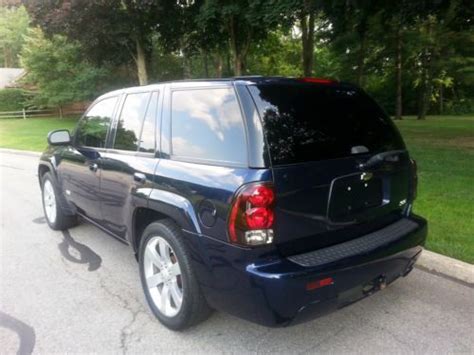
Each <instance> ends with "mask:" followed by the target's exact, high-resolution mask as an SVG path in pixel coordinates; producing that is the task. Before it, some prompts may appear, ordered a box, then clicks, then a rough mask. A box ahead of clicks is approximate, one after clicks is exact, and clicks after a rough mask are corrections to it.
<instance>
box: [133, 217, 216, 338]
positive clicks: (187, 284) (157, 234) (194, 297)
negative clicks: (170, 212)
mask: <svg viewBox="0 0 474 355" xmlns="http://www.w3.org/2000/svg"><path fill="white" fill-rule="evenodd" d="M138 260H139V266H140V279H141V282H142V286H143V292H144V293H145V297H146V300H147V302H148V305H149V307H150V308H151V310H152V312H153V314H154V315H155V316H156V318H157V319H158V320H159V321H160V322H161V323H162V324H163V325H164V326H166V327H167V328H170V329H172V330H183V329H186V328H189V327H191V326H193V325H196V324H198V323H200V322H202V321H203V320H205V319H206V318H207V317H208V316H209V315H210V313H211V309H210V308H209V306H208V305H207V302H206V300H205V298H204V296H203V294H202V292H201V289H200V287H199V284H198V282H197V279H196V276H195V275H194V272H193V270H192V268H191V261H190V260H191V259H190V256H189V251H188V248H187V246H186V245H185V243H184V242H183V239H182V236H181V230H180V229H179V228H178V226H177V225H176V224H175V223H174V222H173V221H171V220H162V221H159V222H153V223H151V224H150V225H149V226H148V227H147V228H146V229H145V231H144V232H143V235H142V238H141V241H140V247H139V253H138Z"/></svg>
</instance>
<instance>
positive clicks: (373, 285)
mask: <svg viewBox="0 0 474 355" xmlns="http://www.w3.org/2000/svg"><path fill="white" fill-rule="evenodd" d="M385 287H387V279H386V277H385V275H380V276H378V277H376V278H375V279H373V280H372V281H370V282H369V283H367V284H366V285H364V287H363V288H362V292H363V293H364V295H366V296H369V295H371V294H373V293H375V292H377V291H379V290H383V289H384V288H385Z"/></svg>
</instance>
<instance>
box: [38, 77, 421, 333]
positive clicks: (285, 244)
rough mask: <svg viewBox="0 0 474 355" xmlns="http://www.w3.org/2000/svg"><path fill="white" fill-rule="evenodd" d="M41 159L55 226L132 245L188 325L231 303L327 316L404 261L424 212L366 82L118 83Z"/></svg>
mask: <svg viewBox="0 0 474 355" xmlns="http://www.w3.org/2000/svg"><path fill="white" fill-rule="evenodd" d="M48 142H49V148H48V149H47V150H46V152H45V153H44V154H43V155H42V157H41V160H40V164H39V169H38V172H39V179H40V183H41V187H42V191H43V195H42V196H43V205H44V211H45V215H46V218H47V221H48V224H49V225H50V227H51V228H53V229H65V228H69V227H71V226H73V225H74V224H75V223H76V221H77V219H78V217H81V218H82V219H84V220H87V221H89V222H91V223H93V224H95V225H96V226H98V227H99V228H101V229H102V230H104V231H106V232H107V233H109V234H110V235H112V236H113V237H115V238H117V239H119V240H121V241H123V242H125V243H127V244H129V245H130V246H131V247H132V248H133V250H134V252H135V253H136V256H137V260H138V263H139V269H140V277H141V281H142V285H143V290H144V293H145V296H146V299H147V301H148V303H149V305H150V308H151V310H152V311H153V313H154V314H155V315H156V317H157V318H158V319H159V320H160V321H161V322H162V323H163V324H164V325H166V326H167V327H169V328H172V329H183V328H186V327H188V326H190V325H193V324H196V323H197V322H199V321H201V320H203V319H205V318H206V316H208V315H209V313H210V310H211V309H217V310H222V311H225V312H228V313H231V314H234V315H236V316H238V317H242V318H244V319H247V320H250V321H253V322H257V323H260V324H263V325H266V326H285V325H290V324H294V323H298V322H302V321H306V320H309V319H312V318H314V317H317V316H321V315H323V314H326V313H328V312H331V311H333V310H336V309H338V308H341V307H344V306H346V305H348V304H351V303H353V302H355V301H357V300H359V299H361V298H363V297H365V296H367V295H370V294H372V293H374V292H376V291H378V290H380V289H382V288H384V287H385V286H386V285H388V284H389V283H391V282H392V281H394V280H396V279H397V278H398V277H399V276H405V275H406V274H408V273H409V272H410V271H411V270H412V268H413V265H414V263H415V261H416V259H417V258H418V256H419V255H420V252H421V250H422V246H423V244H424V242H425V238H426V234H427V226H426V221H425V220H424V219H422V218H420V217H417V216H415V215H414V214H413V213H412V205H413V201H414V199H415V195H416V185H417V176H416V165H415V162H414V161H413V160H411V159H410V157H409V154H408V152H407V151H406V148H405V145H404V143H403V141H402V138H401V137H400V134H399V132H398V131H397V129H396V128H395V126H394V125H393V123H392V122H391V120H390V119H389V117H387V116H386V114H384V112H383V111H382V110H381V109H380V108H379V106H378V105H377V104H376V103H375V102H374V101H373V100H372V99H371V98H370V97H369V96H368V95H367V94H365V93H364V92H363V91H362V90H361V89H359V88H357V87H355V86H353V85H349V84H345V83H339V82H333V81H329V80H324V79H316V78H304V79H290V78H265V77H242V78H234V79H222V80H198V81H180V82H169V83H162V84H157V85H150V86H146V87H136V88H130V89H124V90H119V91H114V92H110V93H108V94H105V95H103V96H101V97H99V98H98V99H97V100H96V101H95V102H94V103H93V104H92V105H91V107H90V108H89V109H88V111H87V112H86V113H85V114H84V116H83V117H82V118H81V120H80V121H79V123H78V126H77V128H76V129H75V131H74V133H73V134H72V136H70V135H69V132H68V131H54V132H51V133H50V134H49V135H48Z"/></svg>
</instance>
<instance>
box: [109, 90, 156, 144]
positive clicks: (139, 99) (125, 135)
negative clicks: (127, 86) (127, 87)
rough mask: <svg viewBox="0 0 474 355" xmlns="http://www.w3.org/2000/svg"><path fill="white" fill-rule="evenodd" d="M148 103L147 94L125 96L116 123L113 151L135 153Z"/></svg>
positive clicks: (148, 94)
mask: <svg viewBox="0 0 474 355" xmlns="http://www.w3.org/2000/svg"><path fill="white" fill-rule="evenodd" d="M149 101H150V93H149V92H145V93H138V94H128V95H127V97H126V98H125V102H124V104H123V108H122V112H121V114H120V119H119V121H118V123H117V128H116V133H115V142H114V149H120V150H130V151H134V152H136V151H137V149H138V144H139V139H140V133H141V128H142V124H143V118H144V116H145V112H146V110H147V107H148V102H149Z"/></svg>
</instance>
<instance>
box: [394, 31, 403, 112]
mask: <svg viewBox="0 0 474 355" xmlns="http://www.w3.org/2000/svg"><path fill="white" fill-rule="evenodd" d="M396 40H397V46H396V47H397V51H396V60H395V62H396V63H395V70H396V87H397V94H396V95H397V97H396V104H395V119H396V120H401V119H403V117H402V33H401V29H400V25H399V26H398V29H397V39H396Z"/></svg>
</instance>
